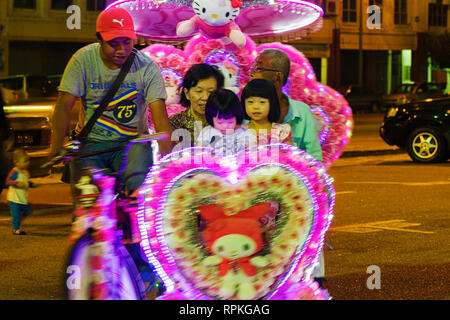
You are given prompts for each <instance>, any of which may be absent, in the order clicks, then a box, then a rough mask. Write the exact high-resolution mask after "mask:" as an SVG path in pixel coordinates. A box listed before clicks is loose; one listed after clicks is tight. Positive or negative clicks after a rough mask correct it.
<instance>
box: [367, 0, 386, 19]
mask: <svg viewBox="0 0 450 320" xmlns="http://www.w3.org/2000/svg"><path fill="white" fill-rule="evenodd" d="M369 6H377V7H379V8H380V23H383V10H382V7H383V0H369Z"/></svg>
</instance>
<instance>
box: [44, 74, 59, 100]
mask: <svg viewBox="0 0 450 320" xmlns="http://www.w3.org/2000/svg"><path fill="white" fill-rule="evenodd" d="M61 78H62V74H54V75H50V76H47V79H48V93H49V95H57V93H58V87H59V84H60V82H61Z"/></svg>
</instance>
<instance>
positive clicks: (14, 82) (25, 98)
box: [0, 74, 49, 104]
mask: <svg viewBox="0 0 450 320" xmlns="http://www.w3.org/2000/svg"><path fill="white" fill-rule="evenodd" d="M0 86H2V87H4V88H6V89H8V90H12V95H13V96H14V101H13V102H8V103H7V104H11V103H14V104H15V103H19V104H22V103H26V102H29V101H34V100H39V99H41V98H44V97H48V96H49V82H48V78H47V76H45V75H30V74H21V75H15V76H9V77H5V78H0ZM5 100H6V99H5Z"/></svg>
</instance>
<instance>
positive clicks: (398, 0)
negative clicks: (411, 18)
mask: <svg viewBox="0 0 450 320" xmlns="http://www.w3.org/2000/svg"><path fill="white" fill-rule="evenodd" d="M407 19H408V11H407V7H406V0H395V9H394V24H407Z"/></svg>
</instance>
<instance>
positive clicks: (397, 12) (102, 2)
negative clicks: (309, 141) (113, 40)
mask: <svg viewBox="0 0 450 320" xmlns="http://www.w3.org/2000/svg"><path fill="white" fill-rule="evenodd" d="M312 1H313V2H316V3H317V4H320V5H321V6H322V7H323V8H324V12H325V15H324V18H323V26H322V28H321V29H320V30H319V31H317V32H315V33H312V34H308V35H306V36H303V37H302V38H301V39H300V40H293V39H296V38H298V34H297V35H296V34H287V35H281V36H279V37H272V38H263V39H255V41H257V42H268V41H280V42H283V43H288V44H290V45H292V46H294V47H296V48H297V49H298V50H300V51H302V52H303V53H304V54H305V55H306V56H307V57H308V58H309V59H310V61H311V64H312V65H313V67H314V69H315V70H316V75H317V79H318V80H319V81H321V82H323V83H324V84H328V85H330V86H332V87H335V88H339V87H341V86H345V85H348V84H353V83H359V82H362V83H363V84H365V85H367V86H369V87H372V88H374V89H377V90H378V91H380V92H384V93H389V92H390V91H391V90H392V89H393V88H395V87H396V86H397V85H399V84H401V83H402V82H405V81H411V80H412V81H426V80H437V81H440V82H442V81H445V80H446V78H445V76H443V75H442V72H438V71H433V67H432V66H433V64H432V63H431V61H430V60H429V57H428V53H427V49H426V48H425V47H424V41H425V40H424V39H425V38H426V35H428V34H443V33H445V32H449V31H450V25H449V23H448V6H449V4H450V0H312ZM111 2H113V1H111V0H2V1H0V77H1V76H6V75H13V74H21V73H43V74H47V75H51V74H57V73H62V71H63V70H64V66H65V65H66V63H67V61H68V59H69V58H70V56H71V55H72V54H73V52H75V51H76V50H77V49H78V48H80V47H82V46H84V45H85V44H87V43H91V42H93V41H96V38H95V22H96V18H97V15H98V13H99V11H100V10H102V9H104V8H105V6H106V5H107V4H109V3H111ZM72 5H75V6H76V7H71V6H72ZM68 8H72V10H68ZM77 8H78V10H79V12H78V13H79V15H78V17H79V18H78V20H77V18H76V17H77V12H76V10H77ZM74 10H75V11H74ZM360 55H361V56H362V62H363V63H362V64H361V65H360V64H359V63H358V61H359V57H360Z"/></svg>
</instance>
